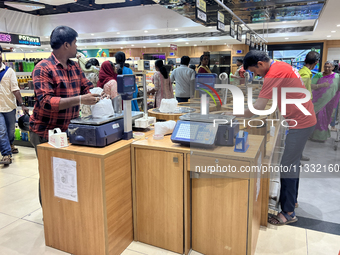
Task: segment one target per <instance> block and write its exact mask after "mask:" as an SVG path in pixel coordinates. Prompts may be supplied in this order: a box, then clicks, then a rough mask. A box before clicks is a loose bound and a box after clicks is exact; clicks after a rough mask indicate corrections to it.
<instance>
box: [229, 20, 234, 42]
mask: <svg viewBox="0 0 340 255" xmlns="http://www.w3.org/2000/svg"><path fill="white" fill-rule="evenodd" d="M230 36H231V37H232V38H235V23H234V21H232V20H230Z"/></svg>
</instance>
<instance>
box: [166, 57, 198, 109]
mask: <svg viewBox="0 0 340 255" xmlns="http://www.w3.org/2000/svg"><path fill="white" fill-rule="evenodd" d="M189 63H190V58H189V57H188V56H183V57H182V58H181V65H180V67H178V68H176V69H175V70H173V71H172V73H171V77H170V79H171V84H172V83H174V81H176V89H175V96H176V99H177V101H178V102H179V103H182V102H188V101H189V98H190V97H192V96H193V95H194V91H195V71H194V70H192V69H191V68H189V67H188V66H189Z"/></svg>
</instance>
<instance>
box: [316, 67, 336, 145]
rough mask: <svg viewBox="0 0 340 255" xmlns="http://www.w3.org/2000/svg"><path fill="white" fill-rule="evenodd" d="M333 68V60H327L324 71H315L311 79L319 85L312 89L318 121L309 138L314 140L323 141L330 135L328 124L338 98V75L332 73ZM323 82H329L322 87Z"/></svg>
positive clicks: (333, 113)
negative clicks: (317, 87)
mask: <svg viewBox="0 0 340 255" xmlns="http://www.w3.org/2000/svg"><path fill="white" fill-rule="evenodd" d="M333 69H334V64H333V62H332V61H327V62H326V63H325V66H324V72H320V73H317V74H316V75H315V76H314V78H313V79H312V84H315V85H316V86H319V85H321V86H320V88H319V89H316V90H314V91H313V104H314V110H315V113H316V117H317V120H318V123H317V124H316V127H315V130H314V132H313V134H312V137H311V139H312V141H315V142H325V141H326V140H327V139H328V138H329V137H331V134H330V130H329V128H328V125H329V124H331V122H332V119H333V117H334V116H335V113H336V110H337V107H338V103H339V100H340V91H339V89H340V75H339V74H338V73H334V72H333ZM325 83H329V86H327V87H323V86H322V84H325Z"/></svg>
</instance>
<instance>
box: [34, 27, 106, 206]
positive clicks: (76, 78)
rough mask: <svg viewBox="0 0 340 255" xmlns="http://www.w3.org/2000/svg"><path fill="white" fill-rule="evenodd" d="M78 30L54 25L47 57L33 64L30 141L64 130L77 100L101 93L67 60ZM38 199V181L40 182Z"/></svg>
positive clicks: (93, 101) (86, 101)
mask: <svg viewBox="0 0 340 255" xmlns="http://www.w3.org/2000/svg"><path fill="white" fill-rule="evenodd" d="M77 37H78V33H77V32H76V31H75V30H73V29H72V28H70V27H67V26H59V27H56V28H55V29H54V30H53V31H52V33H51V37H50V44H51V47H52V49H53V52H52V54H51V56H50V57H49V58H48V59H45V60H42V61H40V62H39V64H38V65H37V66H36V67H35V68H34V71H33V84H34V93H35V100H36V102H35V105H34V110H33V114H32V115H31V117H30V141H31V143H32V145H33V146H34V148H35V150H36V152H37V145H39V144H41V143H45V142H47V140H48V131H49V130H51V129H54V128H60V129H61V130H62V131H66V130H67V128H68V125H69V124H70V121H71V119H74V118H77V117H78V115H79V107H80V104H81V103H82V104H85V105H94V104H96V103H97V102H98V101H99V99H100V95H97V94H91V93H90V91H89V90H90V89H91V88H92V87H93V85H92V83H91V82H90V81H89V80H87V79H86V78H85V75H84V73H83V72H82V70H81V68H80V66H79V65H78V64H77V63H75V62H73V61H72V60H70V58H75V57H76V54H77V45H76V42H77V39H76V38H77ZM39 199H40V203H41V196H40V185H39Z"/></svg>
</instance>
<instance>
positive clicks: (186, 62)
mask: <svg viewBox="0 0 340 255" xmlns="http://www.w3.org/2000/svg"><path fill="white" fill-rule="evenodd" d="M189 63H190V58H189V57H188V56H183V57H182V58H181V65H186V66H188V65H189Z"/></svg>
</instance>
